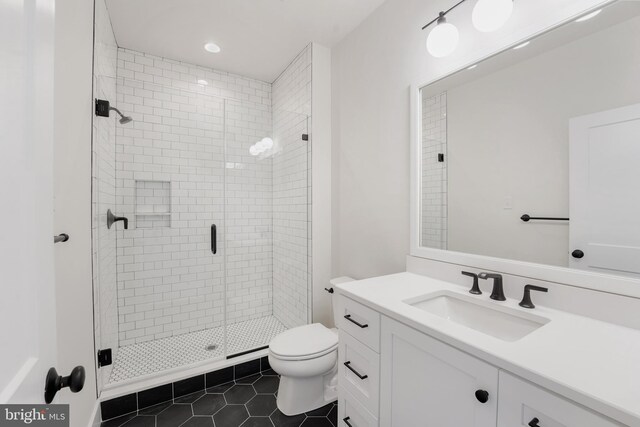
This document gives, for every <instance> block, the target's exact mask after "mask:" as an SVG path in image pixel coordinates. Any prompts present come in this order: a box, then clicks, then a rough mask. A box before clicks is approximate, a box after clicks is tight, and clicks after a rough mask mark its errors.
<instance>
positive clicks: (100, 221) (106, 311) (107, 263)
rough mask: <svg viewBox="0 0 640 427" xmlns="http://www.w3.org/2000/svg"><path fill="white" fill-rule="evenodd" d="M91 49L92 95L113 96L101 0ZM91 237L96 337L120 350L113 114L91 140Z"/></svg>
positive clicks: (112, 55)
mask: <svg viewBox="0 0 640 427" xmlns="http://www.w3.org/2000/svg"><path fill="white" fill-rule="evenodd" d="M95 7H96V21H95V49H94V76H93V90H94V97H95V98H99V99H107V100H114V101H115V99H116V64H117V54H118V46H117V45H116V41H115V38H114V36H113V32H112V31H111V22H110V20H109V14H108V13H107V8H106V5H105V3H104V0H97V1H96V3H95ZM91 151H92V153H91V154H92V180H93V182H92V193H93V194H92V221H91V223H92V239H93V245H92V247H93V254H92V255H93V283H94V292H93V297H94V305H95V307H96V315H95V322H94V327H95V331H94V333H95V343H96V346H97V347H98V348H112V349H113V357H115V356H116V355H117V351H118V306H117V300H116V234H115V230H113V229H111V230H108V229H107V209H113V207H114V206H115V197H116V191H115V186H116V176H115V155H116V119H115V117H113V115H112V117H109V118H107V117H94V120H93V142H92V150H91ZM112 368H113V366H105V367H104V368H102V369H101V370H100V371H99V375H98V378H97V380H98V387H99V389H102V385H103V384H106V383H107V382H108V380H109V376H110V375H111V369H112Z"/></svg>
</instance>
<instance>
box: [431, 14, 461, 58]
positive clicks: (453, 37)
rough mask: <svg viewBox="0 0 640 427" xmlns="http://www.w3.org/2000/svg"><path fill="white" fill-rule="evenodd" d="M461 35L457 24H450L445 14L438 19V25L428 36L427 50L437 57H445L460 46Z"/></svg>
mask: <svg viewBox="0 0 640 427" xmlns="http://www.w3.org/2000/svg"><path fill="white" fill-rule="evenodd" d="M459 40H460V35H459V33H458V29H457V28H456V26H455V25H453V24H449V23H448V22H447V20H446V19H445V18H444V16H442V15H441V16H440V18H439V19H438V25H436V26H435V28H434V29H433V30H431V32H430V33H429V36H428V37H427V50H428V51H429V53H430V54H431V55H433V56H435V57H436V58H443V57H445V56H448V55H450V54H452V53H453V51H454V50H456V47H458V41H459Z"/></svg>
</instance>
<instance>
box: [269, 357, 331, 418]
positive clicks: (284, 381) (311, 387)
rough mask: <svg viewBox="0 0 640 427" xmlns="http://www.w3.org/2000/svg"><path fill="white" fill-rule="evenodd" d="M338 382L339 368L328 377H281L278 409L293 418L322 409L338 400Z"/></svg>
mask: <svg viewBox="0 0 640 427" xmlns="http://www.w3.org/2000/svg"><path fill="white" fill-rule="evenodd" d="M337 380H338V369H337V366H336V367H335V368H334V369H332V370H331V372H329V373H327V374H326V375H318V376H315V377H310V378H299V377H286V376H281V377H280V387H278V398H277V405H278V409H279V410H280V412H282V413H283V414H285V415H288V416H292V415H298V414H303V413H305V412H309V411H313V410H314V409H318V408H322V407H323V406H324V405H326V404H328V403H331V402H333V401H335V400H336V399H337V398H338V388H337V382H338V381H337Z"/></svg>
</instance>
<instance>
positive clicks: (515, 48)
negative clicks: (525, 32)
mask: <svg viewBox="0 0 640 427" xmlns="http://www.w3.org/2000/svg"><path fill="white" fill-rule="evenodd" d="M529 43H531V42H530V41H526V42H524V43H521V44H519V45H518V46H516V47H514V48H513V50H518V49H522V48H523V47H527V46H529Z"/></svg>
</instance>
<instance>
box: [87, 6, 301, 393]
mask: <svg viewBox="0 0 640 427" xmlns="http://www.w3.org/2000/svg"><path fill="white" fill-rule="evenodd" d="M95 6H96V7H95V40H94V76H93V78H94V97H95V98H96V99H109V100H111V101H112V104H113V105H115V106H117V107H118V109H119V111H121V112H122V114H123V115H125V116H126V117H130V118H131V119H132V120H131V121H125V122H124V123H123V122H122V121H120V120H118V118H119V117H116V115H111V117H104V116H94V121H93V141H92V147H93V149H92V152H93V168H92V169H93V173H92V178H93V195H92V196H93V203H92V207H93V267H94V268H93V270H94V274H93V286H94V309H95V316H94V318H95V337H96V339H95V343H96V351H98V350H103V349H111V350H112V354H113V364H112V365H109V366H103V367H101V368H99V369H98V383H99V384H98V387H99V390H100V391H103V390H116V389H117V388H118V387H120V386H125V385H131V384H134V385H135V384H136V383H139V382H142V381H146V380H149V379H153V378H161V377H162V378H163V377H164V376H166V375H170V374H175V373H179V372H181V371H184V370H185V369H190V370H191V372H192V371H193V369H199V368H202V371H203V372H204V371H211V370H215V369H218V368H219V367H222V366H225V364H231V361H230V360H229V359H230V358H231V359H233V358H234V357H235V356H238V355H243V354H251V353H252V352H255V354H256V357H258V356H260V355H264V348H265V347H266V346H267V345H268V343H269V341H270V340H271V338H272V337H274V336H275V335H277V334H278V333H280V332H282V331H284V330H286V329H288V328H292V327H295V326H299V325H302V324H306V323H308V322H309V321H310V319H311V304H310V300H311V296H310V287H311V144H312V141H311V138H307V140H305V139H303V135H309V133H310V129H309V123H310V119H311V117H310V114H311V46H308V47H307V48H305V49H304V50H303V51H302V52H300V54H299V55H298V56H297V57H296V58H295V60H294V61H293V62H292V63H291V65H290V66H289V67H287V69H286V70H284V71H283V72H282V74H281V75H280V77H278V79H277V80H276V81H274V82H273V83H267V82H262V81H258V80H254V79H251V78H248V77H243V76H239V75H232V74H229V73H226V72H222V71H217V70H213V69H209V68H205V67H201V66H197V65H193V64H188V63H184V62H179V61H175V60H172V59H169V58H162V57H158V56H154V55H151V54H148V53H145V52H138V51H134V50H130V49H126V48H124V47H121V46H118V45H117V43H116V39H115V37H114V34H113V31H112V26H111V23H110V20H109V14H108V10H107V7H106V5H105V2H104V0H96V1H95ZM264 141H268V142H269V144H267V145H265V143H264ZM109 209H110V210H111V211H113V212H117V213H118V214H119V215H122V216H124V217H127V218H130V219H131V224H130V226H129V227H128V229H124V228H123V227H120V226H115V227H112V228H111V229H107V227H106V222H105V221H106V220H105V215H104V213H106V212H107V210H109ZM260 351H262V353H260Z"/></svg>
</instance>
